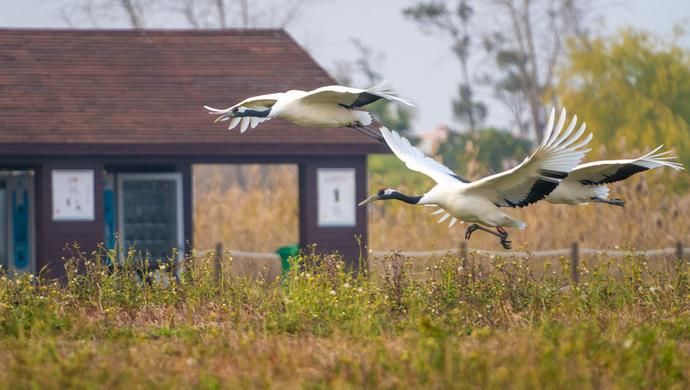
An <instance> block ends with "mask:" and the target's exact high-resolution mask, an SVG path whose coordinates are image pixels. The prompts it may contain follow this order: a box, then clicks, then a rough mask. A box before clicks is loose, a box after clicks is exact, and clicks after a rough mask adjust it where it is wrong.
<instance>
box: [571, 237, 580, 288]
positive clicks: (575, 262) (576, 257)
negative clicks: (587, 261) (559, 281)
mask: <svg viewBox="0 0 690 390" xmlns="http://www.w3.org/2000/svg"><path fill="white" fill-rule="evenodd" d="M579 265H580V247H579V246H578V244H577V241H574V242H573V246H572V252H571V254H570V281H571V282H572V283H573V284H574V285H576V286H577V285H578V284H580V272H579V271H578V270H577V267H578V266H579Z"/></svg>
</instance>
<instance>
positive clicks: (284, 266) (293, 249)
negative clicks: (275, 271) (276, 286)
mask: <svg viewBox="0 0 690 390" xmlns="http://www.w3.org/2000/svg"><path fill="white" fill-rule="evenodd" d="M276 253H277V254H278V256H280V269H281V270H282V272H283V274H286V273H288V271H290V261H289V259H290V257H293V256H297V255H299V244H291V245H286V246H281V247H280V248H278V249H276Z"/></svg>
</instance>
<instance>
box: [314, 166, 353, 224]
mask: <svg viewBox="0 0 690 390" xmlns="http://www.w3.org/2000/svg"><path fill="white" fill-rule="evenodd" d="M316 176H317V177H316V180H317V193H318V217H319V219H318V225H319V226H323V227H328V226H343V227H347V226H355V225H356V224H357V220H356V217H355V208H356V204H355V169H354V168H320V169H318V170H317V172H316Z"/></svg>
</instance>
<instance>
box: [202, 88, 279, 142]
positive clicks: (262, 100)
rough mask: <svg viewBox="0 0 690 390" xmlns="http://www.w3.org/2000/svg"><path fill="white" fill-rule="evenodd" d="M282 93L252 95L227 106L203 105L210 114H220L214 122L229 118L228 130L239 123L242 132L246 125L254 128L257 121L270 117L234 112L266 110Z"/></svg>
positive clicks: (263, 120)
mask: <svg viewBox="0 0 690 390" xmlns="http://www.w3.org/2000/svg"><path fill="white" fill-rule="evenodd" d="M283 95H284V94H283V93H282V92H281V93H271V94H267V95H259V96H254V97H250V98H247V99H244V100H242V101H241V102H239V103H237V104H235V105H234V106H232V107H228V108H222V109H219V108H213V107H209V106H204V108H205V109H207V110H208V113H209V114H211V115H220V116H219V117H218V118H216V120H215V121H214V123H215V122H223V121H227V120H230V125H229V126H228V130H231V129H233V128H235V127H236V126H237V125H238V124H241V126H240V131H241V132H242V133H244V132H245V130H247V127H249V126H251V127H252V129H253V128H255V127H256V126H257V125H258V124H259V123H261V122H265V121H267V120H269V119H271V118H270V117H258V116H248V115H243V116H235V114H236V113H238V112H239V113H245V112H246V111H247V110H253V111H259V112H261V111H267V110H270V109H271V107H273V105H274V104H275V103H276V102H277V101H278V99H280V98H281V97H282V96H283Z"/></svg>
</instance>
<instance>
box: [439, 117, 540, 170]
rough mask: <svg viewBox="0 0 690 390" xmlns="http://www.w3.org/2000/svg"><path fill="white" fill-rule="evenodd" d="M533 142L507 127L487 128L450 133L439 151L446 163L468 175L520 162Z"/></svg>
mask: <svg viewBox="0 0 690 390" xmlns="http://www.w3.org/2000/svg"><path fill="white" fill-rule="evenodd" d="M531 148H532V142H530V141H529V140H527V139H524V138H517V137H515V136H514V135H513V134H511V133H510V132H507V131H503V130H499V129H494V128H488V129H484V130H482V131H479V132H476V133H450V134H448V139H447V140H446V142H444V143H442V144H441V145H440V146H439V150H438V153H439V154H440V155H441V158H442V159H443V163H444V164H446V165H447V166H448V167H449V168H451V169H453V170H454V171H455V172H458V173H459V174H460V175H461V176H462V175H464V176H465V177H466V178H467V179H478V178H479V176H481V175H485V174H492V173H497V172H501V171H503V170H506V169H509V168H512V167H514V166H515V165H517V163H518V162H520V161H522V160H523V159H524V158H525V157H527V156H528V155H529V153H530V151H531Z"/></svg>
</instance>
